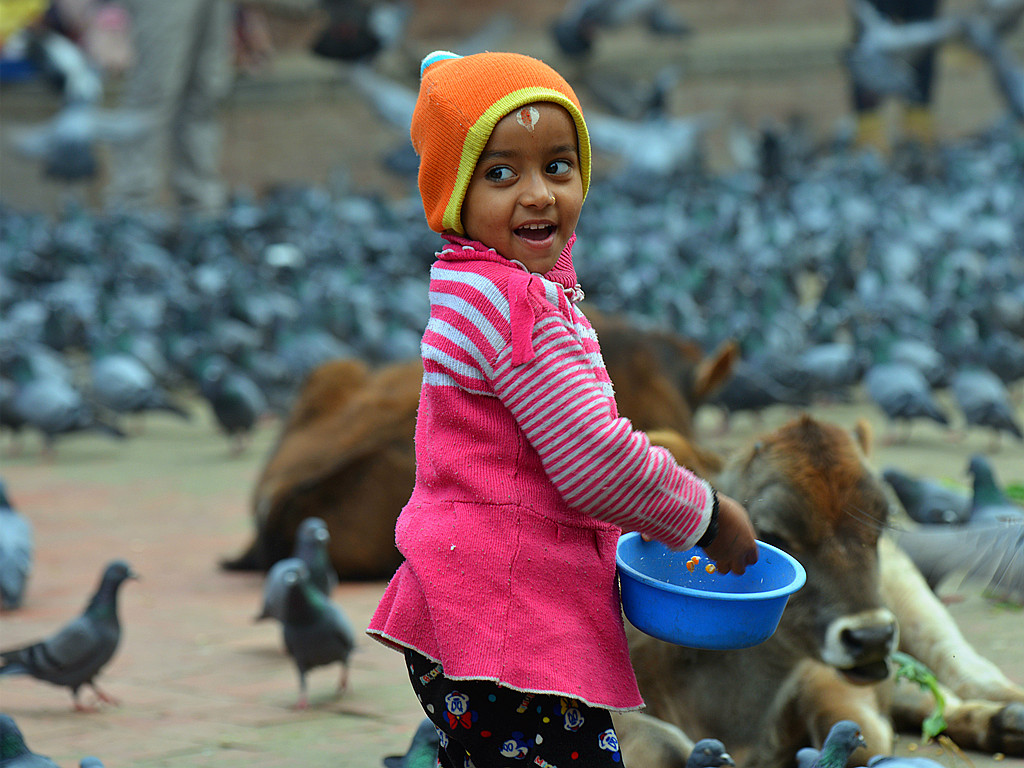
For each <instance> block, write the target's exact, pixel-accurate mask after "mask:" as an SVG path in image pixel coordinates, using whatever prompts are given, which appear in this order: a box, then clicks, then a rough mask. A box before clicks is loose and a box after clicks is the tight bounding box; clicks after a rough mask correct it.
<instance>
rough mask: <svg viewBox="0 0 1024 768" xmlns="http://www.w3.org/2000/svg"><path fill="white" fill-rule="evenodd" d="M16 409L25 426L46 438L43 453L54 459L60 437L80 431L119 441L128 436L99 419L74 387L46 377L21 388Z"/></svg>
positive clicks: (15, 404)
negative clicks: (106, 436)
mask: <svg viewBox="0 0 1024 768" xmlns="http://www.w3.org/2000/svg"><path fill="white" fill-rule="evenodd" d="M12 407H13V410H14V411H15V412H16V413H17V414H18V415H19V416H20V417H21V418H22V419H24V421H25V423H26V424H27V425H29V426H31V427H33V428H34V429H37V430H38V431H39V432H41V433H42V435H43V452H44V454H46V455H48V456H50V457H52V456H53V455H54V453H55V449H56V442H57V440H58V438H61V437H64V436H66V435H71V434H77V433H81V432H100V433H102V434H106V435H109V436H110V437H113V438H116V439H119V440H121V439H124V438H125V437H126V435H125V433H124V432H123V431H122V430H121V429H120V428H119V427H117V426H115V425H113V424H110V423H108V422H107V421H105V420H103V419H102V418H101V417H99V416H97V415H96V413H95V412H94V411H93V409H92V408H91V407H90V406H89V404H88V403H87V402H86V401H85V398H84V397H83V395H82V393H81V392H79V391H78V390H77V389H76V388H75V387H74V386H72V385H71V384H69V383H68V382H66V381H64V380H63V379H60V378H57V377H56V376H46V377H42V378H37V379H32V380H31V381H29V382H27V383H25V384H23V385H21V386H20V387H19V389H18V392H17V393H16V394H15V396H14V402H13V404H12Z"/></svg>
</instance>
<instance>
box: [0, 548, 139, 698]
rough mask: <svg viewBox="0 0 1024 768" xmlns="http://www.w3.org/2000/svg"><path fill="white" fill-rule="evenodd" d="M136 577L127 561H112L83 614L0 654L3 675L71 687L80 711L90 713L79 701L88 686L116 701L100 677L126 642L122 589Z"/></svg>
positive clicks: (0, 668) (0, 671)
mask: <svg viewBox="0 0 1024 768" xmlns="http://www.w3.org/2000/svg"><path fill="white" fill-rule="evenodd" d="M135 578H138V576H137V575H136V573H135V572H134V571H133V570H132V568H131V566H130V565H129V564H128V563H126V562H124V561H123V560H115V561H113V562H111V563H110V564H109V565H108V566H107V567H106V568H105V569H104V571H103V577H102V579H101V580H100V585H99V588H98V589H97V590H96V592H95V593H94V594H93V596H92V599H91V600H90V601H89V604H88V606H86V609H85V611H84V612H83V613H82V615H81V616H79V617H78V618H76V619H74V620H73V621H71V622H70V623H68V624H66V625H65V626H64V627H62V628H61V629H60V630H59V631H57V632H56V633H55V634H53V635H51V636H49V637H47V638H45V639H44V640H40V641H39V642H37V643H32V644H31V645H26V646H22V647H19V648H10V649H7V650H3V651H0V660H2V666H0V675H29V676H31V677H34V678H36V679H37V680H43V681H45V682H48V683H53V684H54V685H60V686H64V687H67V688H70V689H71V696H72V699H73V701H74V706H75V709H76V710H80V711H82V710H85V709H86V708H85V707H84V706H83V705H82V703H81V702H80V701H79V698H78V694H79V689H80V688H81V687H82V686H83V685H88V686H90V687H91V688H92V689H93V690H94V691H95V692H96V695H97V696H98V697H99V699H100V700H101V701H104V702H107V703H111V704H114V703H117V702H116V700H115V699H113V698H112V697H110V696H109V695H107V694H106V693H104V692H103V691H101V690H100V689H99V688H98V687H97V685H96V682H95V677H96V676H97V675H98V674H99V673H100V671H101V670H102V669H103V667H104V666H106V664H107V662H109V661H110V660H111V658H113V656H114V652H115V651H116V650H117V646H118V643H119V642H120V640H121V623H120V621H119V619H118V614H117V594H118V590H119V589H120V588H121V585H122V584H123V583H124V582H125V580H127V579H135Z"/></svg>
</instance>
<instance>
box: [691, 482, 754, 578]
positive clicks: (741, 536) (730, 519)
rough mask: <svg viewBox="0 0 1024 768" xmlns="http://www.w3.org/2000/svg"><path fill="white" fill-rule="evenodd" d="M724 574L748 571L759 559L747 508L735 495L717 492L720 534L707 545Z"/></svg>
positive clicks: (708, 553) (708, 550)
mask: <svg viewBox="0 0 1024 768" xmlns="http://www.w3.org/2000/svg"><path fill="white" fill-rule="evenodd" d="M704 551H705V552H707V555H708V557H710V558H711V559H712V560H714V561H715V566H716V567H717V568H718V570H719V571H720V572H721V573H731V572H735V573H736V574H737V575H739V574H742V573H743V572H744V571H746V570H747V566H748V565H753V564H754V563H756V562H757V541H756V540H755V537H754V526H753V524H752V523H751V522H750V515H748V514H747V510H746V509H745V508H744V507H743V505H742V504H740V503H739V502H738V501H736V500H735V499H733V498H730V497H729V496H726V495H725V494H722V493H719V494H718V535H717V536H715V538H714V541H712V542H711V543H710V544H708V545H707V546H706V547H704Z"/></svg>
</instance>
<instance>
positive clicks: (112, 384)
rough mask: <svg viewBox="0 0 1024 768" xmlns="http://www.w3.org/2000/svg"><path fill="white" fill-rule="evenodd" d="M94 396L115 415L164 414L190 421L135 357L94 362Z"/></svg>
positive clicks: (104, 357)
mask: <svg viewBox="0 0 1024 768" xmlns="http://www.w3.org/2000/svg"><path fill="white" fill-rule="evenodd" d="M92 392H93V394H94V396H95V397H96V401H97V402H98V403H99V404H100V405H102V406H104V407H105V408H109V409H110V410H111V411H114V412H115V413H120V414H141V413H145V412H146V411H164V412H166V413H170V414H173V415H175V416H177V417H178V418H180V419H185V420H186V421H187V420H188V419H190V418H191V415H190V414H189V412H188V411H186V410H185V409H184V408H183V407H182V406H181V405H180V404H178V403H176V402H174V400H173V399H172V398H171V396H170V394H169V393H167V392H166V391H165V390H164V389H163V388H162V387H161V386H160V385H159V384H158V383H157V380H156V377H155V376H154V375H153V374H152V373H151V372H150V371H149V369H148V368H146V366H145V365H143V364H142V361H141V360H139V359H138V358H136V357H134V356H132V355H126V354H107V355H102V356H100V357H97V358H95V359H94V360H93V363H92Z"/></svg>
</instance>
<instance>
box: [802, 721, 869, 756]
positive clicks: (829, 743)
mask: <svg viewBox="0 0 1024 768" xmlns="http://www.w3.org/2000/svg"><path fill="white" fill-rule="evenodd" d="M863 746H865V742H864V736H863V735H861V732H860V726H859V725H857V723H855V722H853V721H852V720H840V721H838V722H837V723H836V724H835V725H833V726H832V729H831V730H830V731H829V732H828V736H827V737H825V743H824V744H823V745H822V747H821V749H820V750H818V749H814V748H813V747H804V748H803V749H801V750H799V751H798V752H797V753H796V763H797V766H798V768H845V766H846V761H847V760H849V759H850V755H852V754H853V753H854V752H855V751H857V749H858V748H860V747H863Z"/></svg>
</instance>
